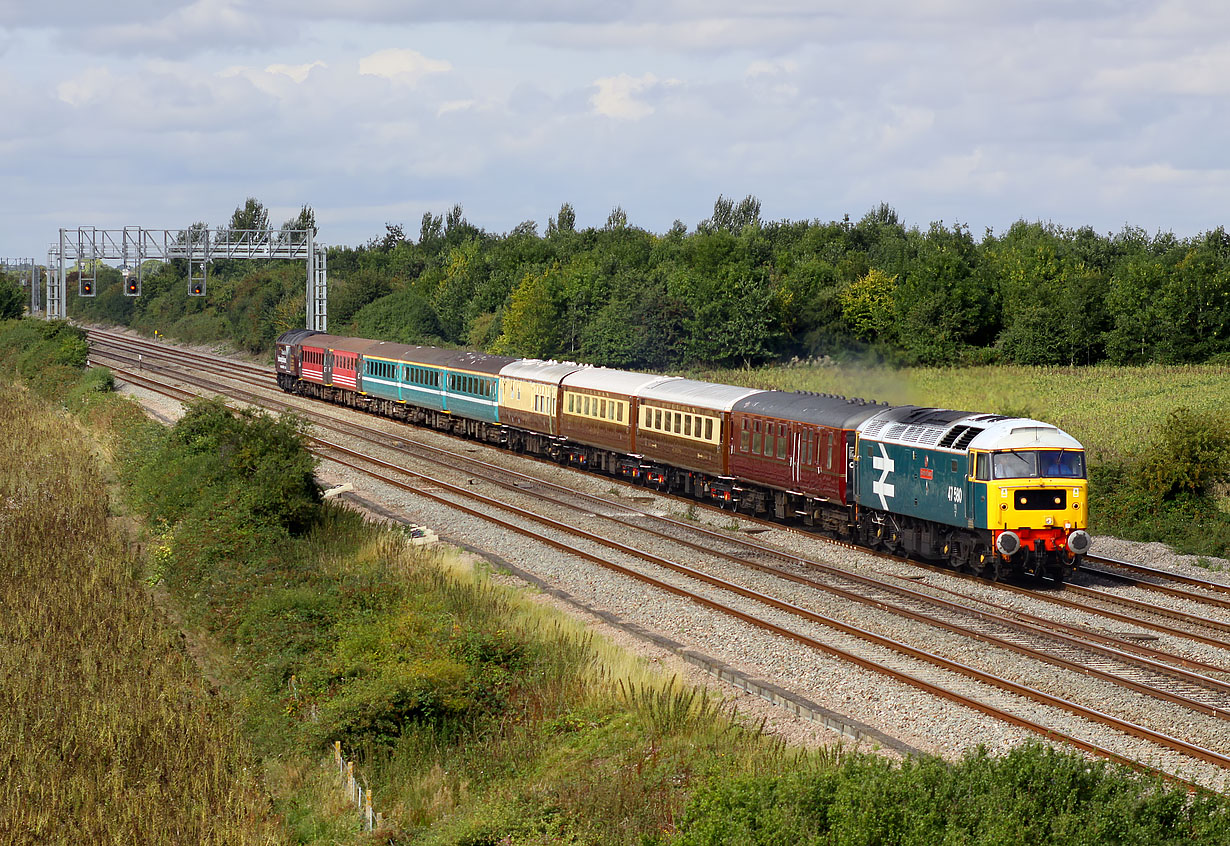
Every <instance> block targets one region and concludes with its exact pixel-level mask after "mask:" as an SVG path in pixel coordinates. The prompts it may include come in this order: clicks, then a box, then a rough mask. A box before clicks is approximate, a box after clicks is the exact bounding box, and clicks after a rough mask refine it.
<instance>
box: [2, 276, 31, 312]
mask: <svg viewBox="0 0 1230 846" xmlns="http://www.w3.org/2000/svg"><path fill="white" fill-rule="evenodd" d="M25 302H26V295H25V292H24V291H22V289H21V285H19V284H18V283H17V282H15V281H14V280H13V278H12V276H11V275H9V274H7V273H0V320H11V319H13V318H15V317H21V315H22V314H23V313H24V310H25Z"/></svg>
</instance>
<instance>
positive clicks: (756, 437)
mask: <svg viewBox="0 0 1230 846" xmlns="http://www.w3.org/2000/svg"><path fill="white" fill-rule="evenodd" d="M753 425H754V426H755V427H756V428H755V429H753V430H752V452H753V453H755V454H756V455H760V450H761V447H762V446H763V445H764V435H763V434H762V433H761V431H760V421H759V420H757V421H756V422H755V423H754V424H753Z"/></svg>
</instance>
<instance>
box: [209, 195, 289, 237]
mask: <svg viewBox="0 0 1230 846" xmlns="http://www.w3.org/2000/svg"><path fill="white" fill-rule="evenodd" d="M304 209H305V210H306V209H307V206H304ZM227 228H228V229H257V230H260V231H262V232H263V231H265V230H267V229H269V211H268V210H267V209H266V208H265V206H264V205H263V204H262V203H261V202H260V200H258V199H256V198H255V197H248V199H247V200H245V201H244V204H243V205H242V206H239V207H238V208H236V209H235V213H234V214H232V215H231V222H230V223H229V224H228V226H227Z"/></svg>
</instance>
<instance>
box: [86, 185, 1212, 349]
mask: <svg viewBox="0 0 1230 846" xmlns="http://www.w3.org/2000/svg"><path fill="white" fill-rule="evenodd" d="M261 220H264V221H266V225H268V224H267V220H268V217H267V213H265V212H264V210H263V206H261V205H260V204H259V202H258V201H256V200H254V199H252V198H249V199H248V201H247V202H246V203H245V204H244V205H243V206H241V207H240V208H237V209H236V213H235V215H234V216H233V218H232V224H234V225H233V227H232V228H250V224H251V222H252V221H256V222H259V221H261ZM198 225H201V226H203V224H198ZM309 225H311V226H314V215H313V214H312V211H311V209H310V208H309V207H307V206H305V207H304V208H303V210H302V211H301V212H300V215H299V216H298V217H297V218H295V219H293V220H292V221H287V223H286V224H284V225H283V227H282V228H283V229H286V228H288V227H290V228H305V227H306V226H309ZM176 265H177V263H176V262H171V263H169V264H168V265H166V266H163V267H161V268H158V269H156V270H154V271H152V272H151V273H150V274H148V275H147V276H146V284H145V291H144V293H145V294H147V295H148V296H143V297H142V298H141V299H140V300H127V301H126V302H123V301H122V300H123V299H124V298H123V297H122V292H120V291H118V290H117V291H115V292H113V293H112V292H109V291H108V289H107V287H106V283H107V279H106V277H105V276H103V275H100V278H99V296H98V297H97V298H96V299H95V300H94V301H83V300H77V299H76V298H75V297H70V298H69V301H70V302H69V306H70V313H72V312H73V311H76V312H77V313H79V314H81V315H82V316H85V317H91V316H93V317H99V318H110V319H116V320H118V322H122V323H132V324H133V325H136V326H137V327H138V328H146V329H153V328H158V329H160V331H163V332H170V333H172V334H179V335H181V336H188V337H189V339H193V338H194V337H196V336H201V335H204V334H208V333H215V334H221V335H224V336H229V337H231V338H232V339H234V340H235V341H236V342H238V343H240V344H241V345H242V346H245V347H248V348H251V349H253V350H257V349H268V347H269V344H270V342H271V341H272V339H273V338H274V337H276V335H277V334H278V332H280V331H282V330H283V329H285V328H290V327H292V326H298V325H302V315H303V305H304V304H303V297H304V293H303V276H302V267H301V265H289V264H288V263H277V262H270V263H267V264H262V265H257V264H256V263H254V262H237V261H235V262H217V263H215V266H214V267H213V268H211V271H210V272H211V281H210V289H209V294H210V295H209V297H207V298H205V299H204V300H200V299H192V300H189V299H187V298H185V297H183V296H182V292H181V291H179V288H178V283H179V281H180V280H182V279H183V278H185V274H186V268H182V267H177V266H176ZM328 269H329V284H330V294H329V327H330V331H332V332H334V333H337V334H355V335H361V336H365V337H377V338H382V339H386V340H392V341H400V342H406V343H436V344H445V345H454V346H463V347H472V348H477V349H483V350H488V351H492V352H501V353H507V354H513V355H522V356H534V357H542V358H566V359H573V360H579V361H586V362H594V363H599V364H605V365H608V366H612V367H631V368H645V369H653V370H667V369H672V368H678V367H687V366H693V365H750V364H756V363H761V362H766V361H771V360H780V359H790V358H793V357H799V358H808V357H814V356H826V355H827V356H834V357H844V356H857V357H860V358H865V359H873V360H882V361H887V362H890V363H893V364H930V365H948V364H977V363H992V362H1008V363H1020V364H1038V365H1087V364H1096V363H1100V362H1109V363H1114V364H1144V363H1152V362H1157V363H1189V362H1209V361H1213V362H1220V361H1226V360H1228V357H1230V332H1228V331H1227V330H1228V329H1230V238H1228V237H1227V234H1226V232H1225V230H1224V229H1223V228H1221V227H1218V228H1216V229H1213V230H1210V231H1208V232H1205V233H1201V234H1199V235H1196V236H1193V237H1187V238H1180V237H1177V236H1175V235H1173V234H1171V233H1158V234H1154V235H1150V234H1148V233H1146V232H1145V231H1143V230H1141V229H1139V228H1133V227H1125V228H1124V229H1123V230H1122V231H1120V232H1118V233H1115V234H1106V235H1102V234H1099V233H1097V232H1095V231H1094V230H1093V229H1092V228H1090V227H1082V228H1079V229H1068V228H1064V227H1062V226H1058V225H1055V224H1052V223H1041V222H1026V221H1020V222H1018V223H1016V224H1014V225H1012V226H1011V227H1009V228H1008V230H1007V231H1006V232H1004V233H1002V234H995V233H994V232H992V231H991V230H989V229H988V230H987V231H986V232H985V233H984V234H983V236H982V237H981V238H980V239H976V238H975V237H974V236H973V235H972V233H971V232H970V230H969V228H968V227H967V226H964V225H962V224H955V225H952V226H948V225H945V224H943V223H939V222H937V223H932V224H931V225H930V226H928V227H926V228H925V229H923V228H919V227H917V226H907V225H906V224H905V223H904V222H902V220H901V219H900V218H899V217H898V215H897V213H896V211H895V210H894V209H893V208H892V207H891V206H889V205H887V204H881V205H879V206H877V207H876V208H873V209H872V210H870V211H869V212H867V213H866V214H865V215H864V216H863V217H862V218H861V219H859V220H858V221H857V222H853V221H851V220H850V219H849V217H848V216H847V217H846V218H844V219H842V220H840V221H829V222H822V221H820V220H810V221H789V220H781V221H766V220H764V219H763V218H762V216H761V210H760V203H759V201H758V200H756V198H755V197H751V196H749V197H746V198H744V199H743V200H742V201H739V202H736V201H734V200H732V199H730V198H726V197H719V198H718V200H717V201H716V202H715V204H714V208H713V214H712V216H711V217H709V218H707V219H706V220H703V221H700V222H699V223H697V224H696V225H695V227H693V228H691V229H689V227H688V226H687V225H686V224H684V223H683V222H681V221H676V222H675V223H674V225H673V226H672V227H671V228H670V229H669V230H668V231H667V232H665V233H662V234H656V233H653V232H650V231H648V230H646V229H642V228H639V227H636V226H634V225H632V224H631V223H629V221H628V216H627V214H626V213H625V212H624V210H623V209H621V208H618V207H617V208H615V209H614V210H612V212H611V213H610V215H609V216H608V218H607V221H606V223H605V224H604V225H603V226H601V227H589V228H578V226H577V222H576V213H575V211H574V209H573V208H572V206H571V205H569V204H567V203H565V204H564V205H562V206H561V207H560V209H559V212H558V213H557V214H556V215H555V216H554V217H552V218H551V219H550V220H549V221H548V222H547V225H546V228H545V232H541V233H540V232H539V230H538V226H537V224H536V223H535V222H533V221H526V222H524V223H522V224H520V225H518V226H516V227H515V228H513V229H512V230H511V231H509V232H507V233H503V234H497V233H490V232H486V231H484V230H483V229H481V228H480V227H477V226H475V225H473V224H471V223H470V222H469V221H467V220H466V218H465V216H464V214H463V211H462V208H461V207H460V206H454V207H453V208H452V209H450V210H448V211H447V212H446V213H445V214H441V215H436V214H432V213H430V212H429V213H427V214H425V215H424V216H423V218H422V221H421V223H420V226H419V231H418V233H417V236H413V235H410V234H407V232H406V230H405V227H404V225H401V224H388V225H386V227H385V232H384V233H383V234H381V235H379V236H377V237H374V238H372V239H371V240H370V241H368V242H367V243H365V244H362V245H359V246H342V247H333V248H330V250H329V255H328ZM154 324H158V325H154ZM177 327H178V328H177ZM202 339H203V338H202Z"/></svg>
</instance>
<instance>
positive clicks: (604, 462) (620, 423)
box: [559, 367, 676, 480]
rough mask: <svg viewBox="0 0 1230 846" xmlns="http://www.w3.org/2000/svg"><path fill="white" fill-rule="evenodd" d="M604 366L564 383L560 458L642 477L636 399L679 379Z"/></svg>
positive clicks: (577, 373) (570, 376)
mask: <svg viewBox="0 0 1230 846" xmlns="http://www.w3.org/2000/svg"><path fill="white" fill-rule="evenodd" d="M675 380H676V377H674V376H653V375H650V374H646V373H633V372H630V371H626V370H609V369H607V368H605V367H586V368H584V369H580V370H576V371H574V372H572V373H569V374H568V375H566V376H564V377H563V378H562V379H561V380H560V404H559V433H560V436H561V437H562V438H564V439H565V440H564V441H562V442H561V443H560V445H559V449H560V451H561V453H560V455H561V458H563V459H564V460H567V461H569V462H570V463H573V464H578V465H581V466H583V467H590V468H592V469H594V470H601V471H604V472H607V473H613V474H616V475H619V476H625V477H627V478H630V479H638V480H639V479H641V478H642V471H643V468H642V466H641V456H640V444H639V443H638V442H637V430H636V426H635V425H634V422H635V415H636V404H637V397H638V396H639V394H640V393H641V392H642V391H643V390H644V389H645V388H646V387H648V386H650V385H656V384H658V383H661V382H671V381H675Z"/></svg>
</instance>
